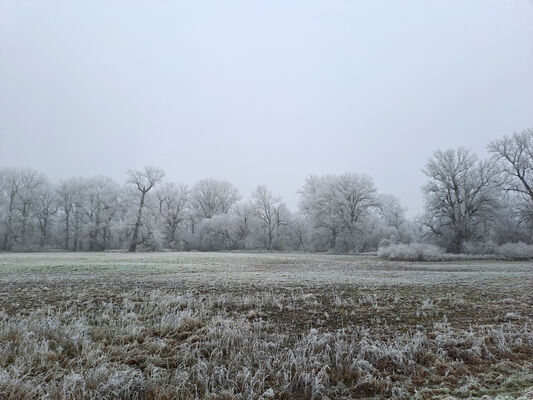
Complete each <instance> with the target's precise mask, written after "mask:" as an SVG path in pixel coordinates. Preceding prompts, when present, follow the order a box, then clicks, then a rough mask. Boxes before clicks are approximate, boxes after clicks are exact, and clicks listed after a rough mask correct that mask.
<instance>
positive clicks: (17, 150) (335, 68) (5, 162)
mask: <svg viewBox="0 0 533 400" xmlns="http://www.w3.org/2000/svg"><path fill="white" fill-rule="evenodd" d="M532 21H533V3H532V2H531V1H525V0H521V1H518V0H516V1H468V2H462V1H452V2H450V1H449V0H447V1H432V2H426V1H409V2H406V1H404V2H386V1H367V2H348V1H347V2H341V1H335V2H329V1H320V2H318V1H293V2H289V3H287V2H283V1H268V2H266V1H262V2H259V1H254V2H251V1H231V2H192V1H189V2H172V1H156V2H152V1H145V2H140V1H124V2H120V1H112V2H103V1H86V2H79V1H64V2H59V1H46V2H42V1H20V0H15V1H10V0H2V1H1V2H0V165H2V166H17V167H31V168H35V169H38V170H40V171H42V172H44V173H46V174H47V175H48V176H49V177H50V178H52V179H60V178H65V177H68V176H72V175H80V176H92V175H98V174H104V175H108V176H111V177H113V178H115V179H117V180H118V181H119V182H124V181H125V180H126V175H125V172H126V171H127V170H128V169H130V168H141V167H143V166H144V165H155V166H158V167H160V168H162V169H164V170H165V171H166V179H167V180H170V181H174V182H179V183H185V184H193V183H194V182H196V181H197V180H198V179H201V178H205V177H212V178H218V179H224V180H228V181H230V182H232V183H233V184H234V185H235V186H236V187H237V188H238V189H239V190H240V191H241V193H242V194H243V196H245V197H248V196H249V194H250V192H251V191H252V190H253V188H255V186H257V185H258V184H264V185H266V186H268V187H269V188H270V189H271V190H272V192H273V193H275V194H276V195H280V196H281V197H282V198H283V199H284V201H286V202H287V204H288V206H289V207H290V208H292V209H294V208H295V207H296V204H297V201H298V195H297V193H296V191H297V189H298V188H299V187H301V186H302V185H303V183H304V181H305V178H306V177H307V176H308V175H309V174H340V173H343V172H346V171H349V172H357V173H366V174H369V175H370V176H372V177H373V179H374V181H375V183H376V186H377V187H378V189H379V191H380V192H383V193H391V194H394V195H396V196H397V197H399V199H400V200H401V201H402V203H403V204H405V205H406V206H407V207H408V208H409V215H411V216H414V215H416V214H418V213H419V212H421V210H422V194H421V189H420V187H421V186H422V185H423V183H424V181H425V177H424V175H423V173H422V171H421V170H422V168H423V166H424V164H425V163H426V160H427V159H428V157H430V156H431V154H432V153H433V151H435V150H437V149H448V148H456V147H458V146H465V147H467V148H469V149H472V150H473V151H475V152H477V153H478V154H479V155H481V156H484V155H485V154H486V150H485V146H486V145H487V143H489V142H490V141H491V140H493V139H496V138H498V137H501V136H502V135H504V134H511V133H513V131H519V130H522V129H525V128H528V127H531V126H533V96H532V93H533V23H532Z"/></svg>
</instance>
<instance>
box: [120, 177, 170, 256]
mask: <svg viewBox="0 0 533 400" xmlns="http://www.w3.org/2000/svg"><path fill="white" fill-rule="evenodd" d="M128 176H129V178H128V181H127V183H129V184H132V185H135V186H136V187H137V190H138V191H139V193H140V196H139V209H138V212H137V218H136V220H135V225H134V227H133V233H132V235H131V242H130V246H129V251H130V252H133V253H134V252H135V251H136V250H137V244H138V240H139V229H140V227H141V224H142V212H143V208H144V202H145V199H146V194H147V193H148V192H149V191H150V190H151V189H152V188H153V187H154V186H156V185H157V184H159V183H160V182H161V181H162V180H163V177H164V176H165V172H164V171H163V170H162V169H159V168H156V167H145V168H144V170H143V171H133V170H129V171H128Z"/></svg>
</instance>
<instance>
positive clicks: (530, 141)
mask: <svg viewBox="0 0 533 400" xmlns="http://www.w3.org/2000/svg"><path fill="white" fill-rule="evenodd" d="M488 148H489V151H490V152H491V153H492V154H493V156H494V158H495V159H497V160H498V161H500V166H501V171H502V172H503V174H504V175H505V177H506V178H507V179H506V182H505V189H506V190H507V191H508V192H512V193H515V194H516V195H517V196H518V200H517V201H516V202H515V203H516V206H517V208H518V214H519V222H520V223H527V224H528V225H530V228H533V128H530V129H526V130H524V131H522V132H517V133H514V134H513V135H512V136H505V137H504V138H502V139H499V140H495V141H493V142H492V143H490V144H489V146H488Z"/></svg>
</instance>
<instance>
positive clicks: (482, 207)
mask: <svg viewBox="0 0 533 400" xmlns="http://www.w3.org/2000/svg"><path fill="white" fill-rule="evenodd" d="M424 173H425V175H426V176H427V177H428V178H429V181H428V182H427V184H426V185H424V187H423V191H424V193H425V216H424V220H423V223H424V225H425V226H426V227H427V228H429V230H430V234H432V235H434V236H437V237H438V238H441V239H444V240H445V241H446V246H447V247H448V249H449V250H450V251H454V252H461V251H462V250H463V244H464V243H465V242H466V241H470V240H479V239H482V238H483V236H484V234H486V233H487V229H488V228H490V224H491V222H492V221H493V220H494V218H495V215H496V211H497V210H498V207H499V205H500V203H499V195H498V189H499V187H500V186H501V183H502V179H501V175H500V174H499V173H498V170H497V169H496V165H495V163H494V162H492V161H479V160H478V158H477V156H476V155H475V154H473V153H472V152H470V151H469V150H466V149H464V148H459V149H457V150H447V151H437V152H435V153H434V154H433V156H432V157H431V158H430V159H429V161H428V163H427V165H426V167H425V169H424Z"/></svg>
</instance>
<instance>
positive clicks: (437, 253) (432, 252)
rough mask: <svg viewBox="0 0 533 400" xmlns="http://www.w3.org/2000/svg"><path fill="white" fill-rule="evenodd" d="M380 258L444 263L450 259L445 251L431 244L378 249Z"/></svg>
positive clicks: (400, 244)
mask: <svg viewBox="0 0 533 400" xmlns="http://www.w3.org/2000/svg"><path fill="white" fill-rule="evenodd" d="M378 257H382V258H386V259H388V260H396V261H442V260H446V259H448V257H447V255H446V254H445V253H444V251H443V250H442V249H441V248H440V247H438V246H434V245H431V244H424V243H411V244H403V243H398V244H390V245H388V246H383V247H380V248H379V249H378Z"/></svg>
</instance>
